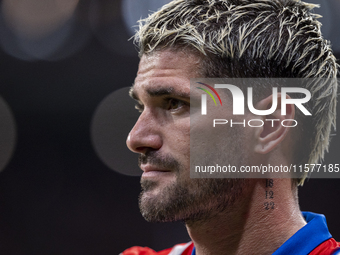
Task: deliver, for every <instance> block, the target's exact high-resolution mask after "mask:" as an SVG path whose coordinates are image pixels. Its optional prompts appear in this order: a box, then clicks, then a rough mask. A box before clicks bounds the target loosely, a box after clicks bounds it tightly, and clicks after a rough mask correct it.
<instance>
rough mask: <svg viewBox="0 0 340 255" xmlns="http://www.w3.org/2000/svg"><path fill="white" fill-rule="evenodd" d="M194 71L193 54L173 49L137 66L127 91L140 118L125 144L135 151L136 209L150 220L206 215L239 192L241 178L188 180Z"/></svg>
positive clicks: (148, 57) (195, 60)
mask: <svg viewBox="0 0 340 255" xmlns="http://www.w3.org/2000/svg"><path fill="white" fill-rule="evenodd" d="M199 68H200V65H199V59H198V58H197V57H196V56H195V55H193V54H185V53H183V52H174V51H157V52H155V53H153V54H151V55H144V56H143V57H142V58H141V61H140V64H139V70H138V73H137V77H136V79H135V84H134V86H133V88H132V91H131V93H132V96H133V97H134V98H135V99H136V100H137V102H138V108H140V110H141V115H140V117H139V119H138V121H137V123H136V124H135V126H134V127H133V129H132V130H131V132H130V134H129V136H128V139H127V145H128V147H129V148H130V150H132V151H133V152H136V153H140V160H139V165H140V167H141V169H142V170H143V172H144V173H143V175H142V177H141V185H142V189H143V191H142V193H141V195H140V209H141V212H142V214H143V216H144V217H145V218H146V219H147V220H149V221H174V220H185V221H186V220H196V219H202V218H206V217H211V216H212V214H213V213H218V211H222V210H224V209H225V208H226V207H227V206H230V205H231V204H232V203H233V202H234V201H235V199H236V197H237V196H239V195H240V194H241V193H242V187H243V186H244V183H245V180H227V179H190V172H189V166H190V78H195V77H199V76H200V75H199V72H198V70H199ZM217 194H218V195H217Z"/></svg>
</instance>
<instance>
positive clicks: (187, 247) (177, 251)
mask: <svg viewBox="0 0 340 255" xmlns="http://www.w3.org/2000/svg"><path fill="white" fill-rule="evenodd" d="M193 248H194V245H193V243H192V242H189V243H185V244H177V245H175V246H174V247H172V248H169V249H166V250H162V251H158V252H157V251H154V250H152V249H150V248H148V247H140V246H134V247H131V248H129V249H127V250H125V251H123V252H122V253H121V254H120V255H191V252H192V249H193Z"/></svg>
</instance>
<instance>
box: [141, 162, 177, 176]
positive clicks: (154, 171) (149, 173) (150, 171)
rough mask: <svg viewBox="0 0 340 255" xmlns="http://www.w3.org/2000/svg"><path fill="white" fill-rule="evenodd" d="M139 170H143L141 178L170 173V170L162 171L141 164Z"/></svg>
mask: <svg viewBox="0 0 340 255" xmlns="http://www.w3.org/2000/svg"><path fill="white" fill-rule="evenodd" d="M140 168H141V169H142V170H143V172H144V173H143V174H142V177H153V176H159V175H162V174H166V173H170V172H171V171H170V170H167V169H162V168H159V167H156V166H152V165H150V164H145V165H144V164H142V165H141V166H140Z"/></svg>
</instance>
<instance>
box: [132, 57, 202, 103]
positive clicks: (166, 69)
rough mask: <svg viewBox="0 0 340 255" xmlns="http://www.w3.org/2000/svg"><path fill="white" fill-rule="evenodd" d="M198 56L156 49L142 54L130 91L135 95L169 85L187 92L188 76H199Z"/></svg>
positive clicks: (188, 87)
mask: <svg viewBox="0 0 340 255" xmlns="http://www.w3.org/2000/svg"><path fill="white" fill-rule="evenodd" d="M199 67H200V61H199V57H197V56H196V55H194V54H192V53H185V52H177V51H170V50H166V51H156V52H154V53H152V54H149V55H143V56H142V58H141V60H140V63H139V68H138V73H137V77H136V79H135V84H134V86H133V87H132V91H133V92H132V93H133V94H134V95H136V96H138V94H140V93H142V92H143V91H146V90H148V89H153V90H154V89H157V88H161V87H164V86H165V87H169V86H171V88H173V89H176V90H180V91H182V92H188V91H189V90H190V78H197V77H198V76H199Z"/></svg>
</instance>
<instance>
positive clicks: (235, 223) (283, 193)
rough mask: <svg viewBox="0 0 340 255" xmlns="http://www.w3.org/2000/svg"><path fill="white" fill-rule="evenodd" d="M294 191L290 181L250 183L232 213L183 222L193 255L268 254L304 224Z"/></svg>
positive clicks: (229, 210) (259, 180)
mask: <svg viewBox="0 0 340 255" xmlns="http://www.w3.org/2000/svg"><path fill="white" fill-rule="evenodd" d="M270 186H272V187H270ZM296 189H297V188H296V187H294V188H293V190H292V188H291V180H290V179H274V180H273V185H269V186H268V180H263V179H254V180H252V181H251V185H250V187H249V188H247V191H245V192H246V193H247V194H242V199H240V200H238V201H236V202H235V204H233V206H232V209H229V208H228V209H227V211H225V212H223V213H219V214H217V215H214V216H212V217H209V218H207V219H205V220H202V221H196V222H189V221H188V222H186V227H187V230H188V233H189V235H190V237H191V239H192V240H193V242H194V244H195V247H196V254H197V255H208V254H223V255H224V254H226V255H227V254H228V255H236V254H272V253H273V252H274V251H275V250H276V249H278V248H279V247H280V246H281V245H282V244H283V243H284V242H285V241H287V240H288V239H289V238H290V237H291V236H292V235H293V234H294V233H295V232H296V231H298V230H299V229H300V228H302V227H303V226H304V225H305V224H306V222H305V220H304V218H303V217H302V215H301V212H300V209H299V206H298V201H297V194H296V193H297V191H296ZM287 190H288V192H287ZM244 197H246V199H244Z"/></svg>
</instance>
